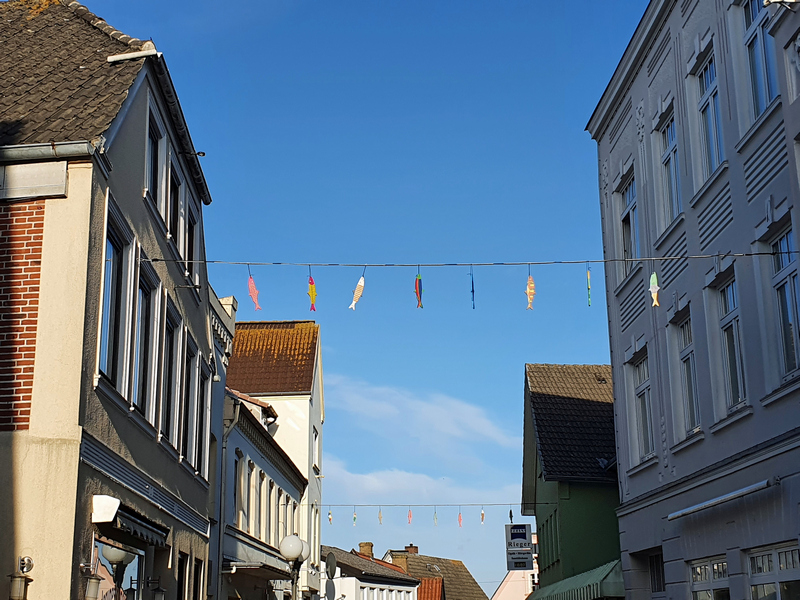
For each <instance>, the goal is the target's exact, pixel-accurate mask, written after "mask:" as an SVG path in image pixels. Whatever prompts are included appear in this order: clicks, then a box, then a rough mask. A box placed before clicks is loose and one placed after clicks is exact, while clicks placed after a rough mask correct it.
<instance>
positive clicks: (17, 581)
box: [8, 571, 33, 600]
mask: <svg viewBox="0 0 800 600" xmlns="http://www.w3.org/2000/svg"><path fill="white" fill-rule="evenodd" d="M8 577H9V578H10V579H11V586H10V589H9V592H8V600H25V599H26V598H27V597H28V584H29V583H30V582H31V581H33V579H32V578H31V577H28V576H27V575H26V574H25V573H23V572H22V571H17V572H16V573H13V574H11V575H9V576H8Z"/></svg>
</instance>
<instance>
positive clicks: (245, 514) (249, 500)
mask: <svg viewBox="0 0 800 600" xmlns="http://www.w3.org/2000/svg"><path fill="white" fill-rule="evenodd" d="M255 473H256V466H255V464H254V463H253V461H251V460H248V461H247V473H246V475H245V476H246V479H245V481H244V495H243V496H242V529H243V530H244V531H246V532H247V533H253V521H252V516H253V502H254V501H255V498H254V496H255V494H254V492H255V490H254V488H255V485H256V482H255Z"/></svg>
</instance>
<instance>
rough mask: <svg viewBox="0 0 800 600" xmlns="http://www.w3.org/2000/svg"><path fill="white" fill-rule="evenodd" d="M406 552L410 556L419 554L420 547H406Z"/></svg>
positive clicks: (410, 545) (411, 545) (412, 545)
mask: <svg viewBox="0 0 800 600" xmlns="http://www.w3.org/2000/svg"><path fill="white" fill-rule="evenodd" d="M406 552H408V553H409V554H419V547H417V546H415V545H414V544H409V545H408V546H406Z"/></svg>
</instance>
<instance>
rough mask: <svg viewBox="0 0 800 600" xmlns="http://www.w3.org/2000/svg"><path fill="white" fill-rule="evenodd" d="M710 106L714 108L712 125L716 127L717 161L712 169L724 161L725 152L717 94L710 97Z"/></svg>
mask: <svg viewBox="0 0 800 600" xmlns="http://www.w3.org/2000/svg"><path fill="white" fill-rule="evenodd" d="M711 104H712V106H713V107H714V123H715V126H716V129H715V136H714V137H715V139H716V142H717V161H716V164H715V165H714V168H716V167H717V166H718V165H719V163H721V162H722V161H723V160H725V151H724V149H723V148H722V116H721V115H722V113H721V112H720V110H719V94H717V93H715V94H714V95H713V96H712V97H711Z"/></svg>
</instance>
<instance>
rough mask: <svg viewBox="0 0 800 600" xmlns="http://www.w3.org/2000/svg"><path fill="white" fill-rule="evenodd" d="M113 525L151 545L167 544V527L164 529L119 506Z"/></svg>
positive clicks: (162, 546) (163, 545)
mask: <svg viewBox="0 0 800 600" xmlns="http://www.w3.org/2000/svg"><path fill="white" fill-rule="evenodd" d="M113 523H114V527H116V528H117V529H119V530H121V531H124V532H126V533H130V534H131V535H132V536H134V537H137V538H139V539H140V540H143V541H145V542H147V543H148V544H150V545H152V546H159V547H161V548H164V547H165V546H166V545H167V535H168V534H169V530H168V529H164V528H162V527H160V526H158V525H156V524H155V523H151V522H148V521H147V520H146V519H145V518H144V517H141V516H139V515H134V514H132V512H131V511H128V510H126V509H125V507H124V506H121V507H120V508H119V510H118V511H117V515H116V516H115V517H114V521H113Z"/></svg>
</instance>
